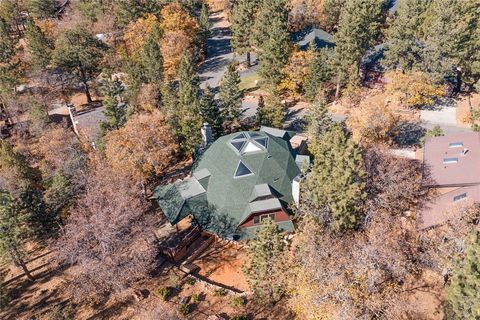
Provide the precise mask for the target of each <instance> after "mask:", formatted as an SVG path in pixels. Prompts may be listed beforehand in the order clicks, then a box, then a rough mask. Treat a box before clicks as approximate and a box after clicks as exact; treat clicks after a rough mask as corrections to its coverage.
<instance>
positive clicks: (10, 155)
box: [0, 140, 38, 197]
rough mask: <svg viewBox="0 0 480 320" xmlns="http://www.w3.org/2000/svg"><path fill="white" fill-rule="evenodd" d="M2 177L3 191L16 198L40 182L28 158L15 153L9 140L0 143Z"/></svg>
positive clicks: (0, 171) (0, 173)
mask: <svg viewBox="0 0 480 320" xmlns="http://www.w3.org/2000/svg"><path fill="white" fill-rule="evenodd" d="M0 176H1V177H2V181H1V183H2V185H1V189H5V190H7V191H9V192H10V193H11V194H13V195H14V196H16V197H19V196H20V194H21V192H22V191H24V190H25V189H27V188H29V187H32V186H34V185H35V184H36V183H37V182H38V179H37V178H38V175H37V173H36V171H35V170H34V169H33V168H32V167H31V166H30V164H29V163H28V161H27V159H26V157H25V156H24V155H22V154H21V153H19V152H17V151H15V150H14V149H13V146H12V145H11V144H10V143H9V142H8V141H7V140H2V141H0Z"/></svg>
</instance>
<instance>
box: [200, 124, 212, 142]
mask: <svg viewBox="0 0 480 320" xmlns="http://www.w3.org/2000/svg"><path fill="white" fill-rule="evenodd" d="M212 142H213V137H212V128H210V125H209V124H208V123H207V122H205V123H204V124H203V127H202V148H206V147H208V146H209V145H210V144H211V143H212Z"/></svg>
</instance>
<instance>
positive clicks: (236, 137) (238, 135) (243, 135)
mask: <svg viewBox="0 0 480 320" xmlns="http://www.w3.org/2000/svg"><path fill="white" fill-rule="evenodd" d="M246 138H247V136H246V135H245V134H244V133H240V134H237V135H236V136H235V137H234V138H233V139H232V140H236V139H246Z"/></svg>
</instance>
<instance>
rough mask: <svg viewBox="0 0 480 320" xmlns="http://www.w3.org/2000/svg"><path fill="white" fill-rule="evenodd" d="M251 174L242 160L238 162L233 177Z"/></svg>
mask: <svg viewBox="0 0 480 320" xmlns="http://www.w3.org/2000/svg"><path fill="white" fill-rule="evenodd" d="M251 174H253V172H252V171H251V170H250V169H248V167H247V166H246V165H245V164H244V163H243V162H242V161H239V162H238V166H237V170H236V171H235V178H239V177H244V176H248V175H251Z"/></svg>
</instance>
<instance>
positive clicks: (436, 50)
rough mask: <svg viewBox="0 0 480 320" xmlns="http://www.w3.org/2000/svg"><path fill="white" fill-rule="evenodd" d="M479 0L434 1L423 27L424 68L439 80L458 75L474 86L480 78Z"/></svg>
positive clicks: (463, 80) (459, 84) (460, 79)
mask: <svg viewBox="0 0 480 320" xmlns="http://www.w3.org/2000/svg"><path fill="white" fill-rule="evenodd" d="M479 26H480V3H478V1H476V0H467V1H462V0H432V3H431V5H430V7H429V10H427V12H426V18H425V23H424V26H423V32H424V36H423V42H424V43H425V50H423V56H422V58H423V61H424V67H423V68H424V71H426V72H428V73H430V75H431V76H432V77H433V79H434V80H436V82H438V83H441V82H442V81H443V80H444V79H445V78H446V77H457V80H458V86H457V91H458V90H459V89H460V87H461V84H462V82H466V83H467V84H468V85H470V86H473V84H475V83H476V82H477V81H478V79H480V63H478V62H477V61H479V59H480V53H479V51H480V35H479V34H480V31H479V29H480V27H479ZM455 69H456V70H455Z"/></svg>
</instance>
